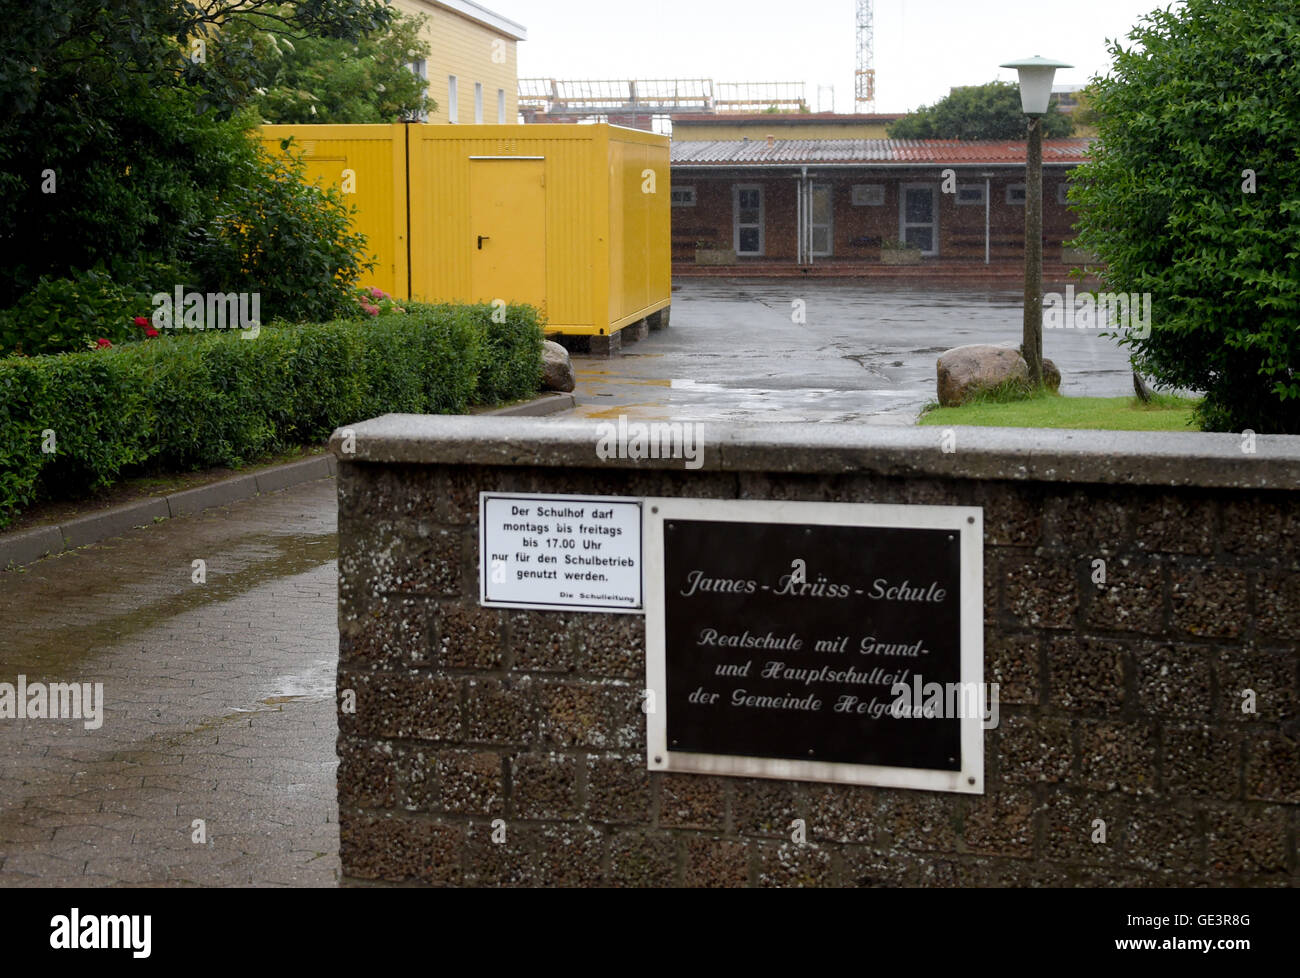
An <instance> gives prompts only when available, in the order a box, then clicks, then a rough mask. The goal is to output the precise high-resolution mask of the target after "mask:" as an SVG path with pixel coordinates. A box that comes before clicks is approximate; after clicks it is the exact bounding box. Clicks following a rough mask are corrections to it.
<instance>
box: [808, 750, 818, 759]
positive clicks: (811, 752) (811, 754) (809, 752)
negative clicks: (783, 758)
mask: <svg viewBox="0 0 1300 978" xmlns="http://www.w3.org/2000/svg"><path fill="white" fill-rule="evenodd" d="M816 753H817V752H816V751H815V750H809V751H808V756H809V757H812V756H813V755H814V754H816Z"/></svg>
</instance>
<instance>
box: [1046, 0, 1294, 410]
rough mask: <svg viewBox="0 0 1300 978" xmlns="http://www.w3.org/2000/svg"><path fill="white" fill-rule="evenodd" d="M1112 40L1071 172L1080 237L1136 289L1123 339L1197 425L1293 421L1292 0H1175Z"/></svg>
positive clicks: (1115, 284) (1124, 285) (1117, 288)
mask: <svg viewBox="0 0 1300 978" xmlns="http://www.w3.org/2000/svg"><path fill="white" fill-rule="evenodd" d="M1128 39H1129V41H1130V42H1132V43H1131V45H1130V46H1128V47H1125V46H1124V45H1123V44H1122V43H1121V42H1118V41H1116V42H1112V44H1111V56H1112V58H1113V66H1112V70H1111V72H1110V74H1109V75H1107V76H1106V77H1104V78H1100V79H1097V80H1095V82H1094V85H1093V88H1094V92H1095V94H1094V98H1093V104H1094V106H1095V108H1096V113H1097V115H1096V119H1097V126H1098V130H1099V137H1100V138H1099V144H1098V145H1097V146H1096V147H1095V149H1094V152H1093V155H1092V159H1091V161H1090V162H1089V163H1088V164H1087V165H1085V166H1083V167H1081V168H1079V170H1078V171H1076V174H1075V180H1074V184H1075V186H1074V188H1073V189H1072V191H1071V201H1072V203H1073V205H1074V207H1075V208H1076V210H1078V212H1079V214H1080V223H1079V225H1078V230H1079V236H1078V244H1079V245H1080V246H1081V247H1083V248H1086V249H1087V250H1089V251H1091V252H1093V253H1094V254H1096V255H1097V256H1098V257H1099V258H1100V259H1101V260H1102V261H1104V262H1105V263H1106V271H1105V273H1104V274H1105V283H1106V288H1107V289H1108V290H1110V291H1114V292H1126V293H1138V294H1144V293H1149V294H1150V295H1151V297H1152V328H1151V330H1150V333H1149V335H1147V336H1145V337H1142V336H1138V335H1134V334H1129V335H1127V336H1125V337H1123V338H1122V340H1121V342H1123V343H1124V344H1126V345H1127V346H1128V347H1129V348H1130V351H1131V353H1132V356H1133V362H1134V365H1135V367H1136V368H1137V369H1138V370H1140V371H1141V372H1143V373H1144V374H1147V375H1148V376H1150V377H1153V378H1154V379H1155V380H1156V381H1157V382H1160V383H1164V384H1168V385H1172V386H1177V387H1184V388H1190V389H1194V390H1199V391H1204V392H1205V395H1206V396H1205V401H1204V403H1203V405H1202V407H1201V418H1200V420H1201V424H1202V426H1203V427H1205V428H1207V429H1209V430H1217V431H1231V430H1238V431H1239V430H1243V429H1246V428H1250V429H1252V430H1254V431H1257V432H1285V433H1300V325H1297V324H1300V190H1297V188H1300V99H1298V98H1297V97H1296V92H1297V91H1300V5H1297V4H1296V3H1295V2H1294V0H1258V2H1254V3H1250V4H1244V5H1240V6H1237V5H1229V4H1225V3H1221V2H1219V0H1187V3H1186V5H1185V6H1183V7H1182V8H1177V9H1171V10H1157V11H1154V12H1152V13H1151V14H1149V15H1147V16H1146V17H1145V18H1144V19H1143V20H1142V21H1140V22H1139V24H1138V26H1137V27H1136V28H1135V29H1134V30H1133V31H1132V32H1131V33H1130V34H1129V38H1128Z"/></svg>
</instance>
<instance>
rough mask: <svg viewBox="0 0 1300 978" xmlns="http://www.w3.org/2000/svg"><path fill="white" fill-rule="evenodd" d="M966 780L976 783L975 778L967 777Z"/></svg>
mask: <svg viewBox="0 0 1300 978" xmlns="http://www.w3.org/2000/svg"><path fill="white" fill-rule="evenodd" d="M966 780H967V781H969V782H970V783H971V784H974V783H975V779H974V778H967V779H966Z"/></svg>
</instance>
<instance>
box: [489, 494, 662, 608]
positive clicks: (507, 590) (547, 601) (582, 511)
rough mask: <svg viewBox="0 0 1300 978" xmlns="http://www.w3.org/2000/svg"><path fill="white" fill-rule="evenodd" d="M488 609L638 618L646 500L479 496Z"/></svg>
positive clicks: (594, 497)
mask: <svg viewBox="0 0 1300 978" xmlns="http://www.w3.org/2000/svg"><path fill="white" fill-rule="evenodd" d="M479 527H480V531H479V600H480V602H481V603H482V604H483V605H484V606H485V607H495V608H534V609H539V610H542V611H547V610H555V609H559V608H570V609H576V610H579V611H605V612H623V613H628V614H639V613H640V612H641V611H642V610H644V602H643V599H642V584H641V500H639V499H626V498H619V497H611V496H543V495H531V494H525V495H514V494H508V493H492V492H485V493H481V494H480V495H479Z"/></svg>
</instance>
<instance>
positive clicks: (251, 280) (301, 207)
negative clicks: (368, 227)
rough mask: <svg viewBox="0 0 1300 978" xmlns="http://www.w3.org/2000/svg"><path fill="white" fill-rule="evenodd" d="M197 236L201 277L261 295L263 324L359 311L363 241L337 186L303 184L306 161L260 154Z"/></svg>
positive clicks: (221, 288)
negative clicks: (356, 230) (356, 302)
mask: <svg viewBox="0 0 1300 978" xmlns="http://www.w3.org/2000/svg"><path fill="white" fill-rule="evenodd" d="M241 170H242V177H241V179H239V180H238V181H237V183H236V185H235V186H233V187H231V188H229V189H227V191H226V193H225V196H224V197H223V199H222V201H221V208H220V211H219V213H218V214H217V216H216V217H215V218H214V219H213V221H212V222H211V224H210V225H209V226H208V227H206V228H204V229H203V230H202V231H201V232H200V233H199V236H198V240H199V244H198V246H197V251H196V253H195V254H194V269H195V273H196V276H197V278H198V279H199V280H200V281H201V282H202V283H203V284H204V287H205V290H206V291H211V292H227V293H229V292H246V293H254V292H256V293H260V295H261V309H262V315H263V317H264V318H265V319H267V320H270V319H284V320H289V321H291V322H309V321H315V322H320V321H322V320H326V319H332V318H334V317H336V316H344V315H348V314H349V313H351V312H352V311H353V310H354V306H355V301H354V299H353V296H354V294H355V292H356V288H357V283H358V281H359V280H360V278H361V276H362V274H363V273H364V272H365V271H368V270H370V269H373V268H374V264H373V263H371V262H364V261H363V260H362V258H361V255H362V253H363V251H364V250H365V246H366V237H365V235H363V234H360V233H358V232H355V231H353V230H352V216H353V214H354V213H355V208H352V207H349V206H348V205H347V204H346V203H345V202H344V200H343V194H342V191H340V190H339V188H337V187H327V188H324V189H322V188H320V187H317V186H314V185H312V184H309V183H307V182H306V181H305V180H304V177H303V175H304V172H305V170H306V164H305V163H304V162H303V161H302V158H301V155H299V156H297V157H294V156H280V155H276V156H271V155H270V154H268V153H265V152H264V151H262V150H261V149H260V147H259V148H258V151H257V154H256V156H254V157H252V158H250V159H247V160H245V161H243V162H242V163H241Z"/></svg>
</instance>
